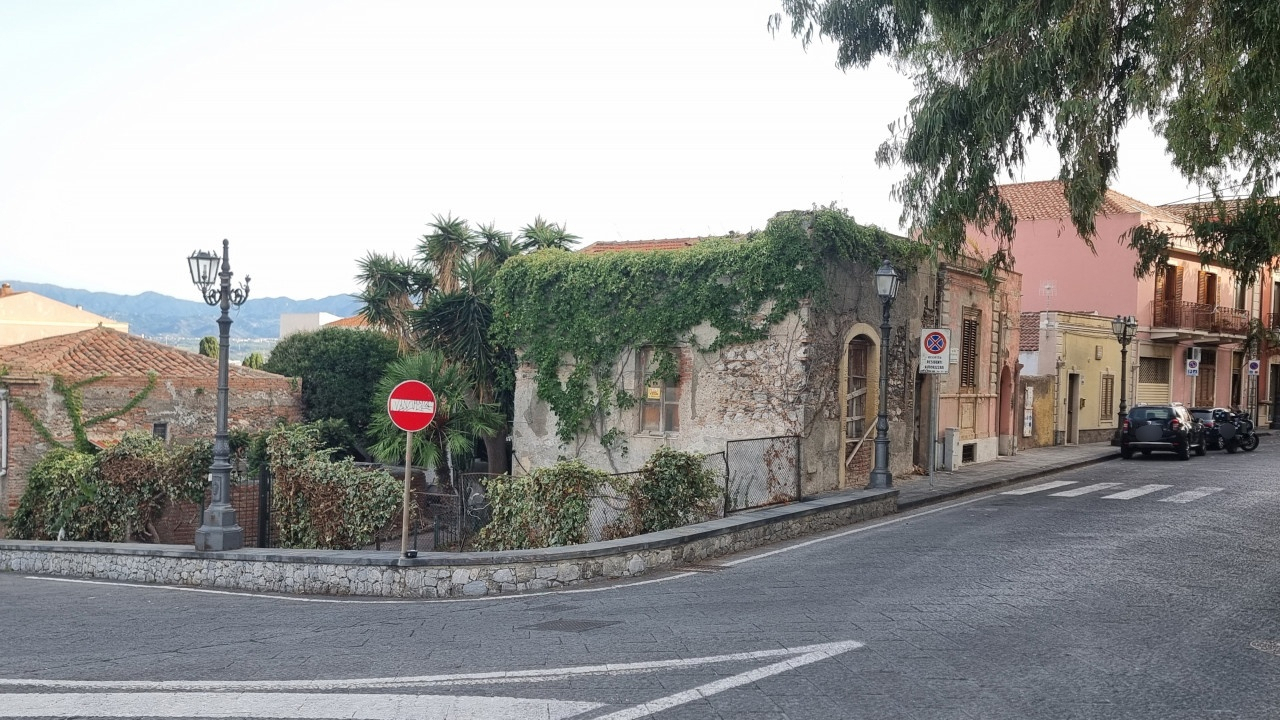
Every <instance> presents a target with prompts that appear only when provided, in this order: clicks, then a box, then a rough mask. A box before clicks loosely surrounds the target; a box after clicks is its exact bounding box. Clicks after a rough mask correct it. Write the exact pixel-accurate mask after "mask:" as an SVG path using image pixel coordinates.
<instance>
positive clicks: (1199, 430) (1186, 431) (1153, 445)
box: [1120, 403, 1205, 460]
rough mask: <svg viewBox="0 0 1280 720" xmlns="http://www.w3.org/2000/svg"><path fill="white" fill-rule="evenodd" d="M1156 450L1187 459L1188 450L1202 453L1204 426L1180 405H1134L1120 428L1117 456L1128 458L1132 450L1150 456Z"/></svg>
mask: <svg viewBox="0 0 1280 720" xmlns="http://www.w3.org/2000/svg"><path fill="white" fill-rule="evenodd" d="M1156 450H1159V451H1162V452H1173V453H1176V454H1177V456H1178V459H1180V460H1189V459H1191V451H1193V450H1194V451H1195V453H1196V455H1204V452H1205V437H1204V426H1203V425H1202V424H1201V423H1200V421H1199V420H1198V419H1197V418H1196V416H1195V415H1192V414H1191V412H1190V411H1188V410H1187V409H1186V408H1185V407H1183V406H1182V405H1179V404H1176V403H1171V404H1168V405H1135V406H1134V407H1133V408H1131V409H1130V410H1129V414H1128V416H1127V417H1125V420H1124V426H1123V427H1122V428H1121V430H1120V457H1122V458H1124V459H1125V460H1128V459H1129V458H1131V457H1133V454H1134V453H1135V452H1141V453H1142V454H1143V455H1150V454H1151V453H1152V452H1154V451H1156Z"/></svg>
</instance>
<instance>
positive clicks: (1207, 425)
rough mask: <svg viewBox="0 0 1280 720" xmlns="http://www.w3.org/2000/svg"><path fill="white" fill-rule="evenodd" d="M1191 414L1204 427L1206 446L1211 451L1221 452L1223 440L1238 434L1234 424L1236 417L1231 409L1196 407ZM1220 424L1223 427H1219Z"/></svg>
mask: <svg viewBox="0 0 1280 720" xmlns="http://www.w3.org/2000/svg"><path fill="white" fill-rule="evenodd" d="M1191 414H1192V415H1194V416H1196V419H1197V420H1199V421H1200V424H1201V425H1204V444H1205V447H1207V448H1209V449H1210V450H1221V449H1222V440H1223V438H1224V437H1225V438H1230V437H1231V436H1233V435H1234V434H1235V432H1236V426H1235V424H1234V423H1233V422H1232V419H1233V418H1234V417H1235V415H1234V414H1233V413H1232V412H1231V410H1230V409H1229V408H1223V407H1194V408H1191ZM1219 423H1223V425H1222V426H1221V427H1219Z"/></svg>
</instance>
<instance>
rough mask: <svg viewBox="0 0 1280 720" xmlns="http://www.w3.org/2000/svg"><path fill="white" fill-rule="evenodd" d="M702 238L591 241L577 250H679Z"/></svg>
mask: <svg viewBox="0 0 1280 720" xmlns="http://www.w3.org/2000/svg"><path fill="white" fill-rule="evenodd" d="M701 240H702V238H673V239H670V240H630V241H624V242H598V243H592V244H590V245H588V246H586V247H584V248H582V249H581V250H579V251H578V252H582V253H586V254H588V255H598V254H600V253H609V252H622V251H629V252H653V251H654V250H681V249H683V248H687V247H692V246H694V245H697V244H698V243H699V242H700V241H701Z"/></svg>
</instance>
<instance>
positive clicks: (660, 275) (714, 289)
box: [493, 208, 926, 443]
mask: <svg viewBox="0 0 1280 720" xmlns="http://www.w3.org/2000/svg"><path fill="white" fill-rule="evenodd" d="M925 252H926V251H925V248H924V247H923V246H921V245H918V244H915V243H911V242H908V241H906V240H904V239H902V238H896V237H894V236H892V235H889V234H888V233H886V232H884V231H883V230H880V229H879V228H875V227H865V226H861V225H858V224H857V223H856V222H854V221H853V219H852V218H850V217H849V216H848V215H846V214H845V213H844V212H842V211H840V210H837V209H835V208H817V209H815V210H814V211H813V212H792V213H781V214H779V215H778V216H776V217H775V218H774V219H773V220H771V221H770V222H769V225H768V226H767V227H766V229H765V230H763V231H761V232H758V233H751V234H749V235H747V236H745V237H742V236H735V237H724V238H710V239H706V240H703V241H702V242H700V243H698V244H696V245H694V246H692V247H690V248H686V249H681V250H671V251H657V252H614V253H605V254H598V255H584V254H581V253H535V254H532V255H527V256H521V257H518V258H513V259H511V260H509V261H508V262H507V263H506V264H505V265H503V267H502V270H501V271H499V273H498V275H497V277H496V279H495V286H494V329H493V332H494V337H495V338H496V340H497V342H499V343H501V344H504V345H507V346H510V347H516V348H521V349H522V350H523V355H522V357H521V360H522V361H523V362H526V363H529V364H531V365H532V366H533V367H534V369H535V372H536V375H535V382H536V384H537V393H538V397H539V398H541V399H542V400H543V401H544V402H546V403H547V404H548V405H549V406H550V407H551V410H552V411H553V412H554V413H555V414H556V418H557V435H558V437H559V439H560V440H561V441H562V442H564V443H569V442H571V441H572V440H573V439H574V438H576V437H578V436H580V435H582V434H583V433H584V432H586V431H587V430H589V429H590V428H591V427H592V425H593V423H595V422H597V421H603V420H604V418H606V417H607V416H608V414H609V412H610V411H611V410H612V409H613V408H614V407H618V406H621V405H622V403H620V402H619V401H618V399H619V397H620V395H619V391H620V388H619V386H618V385H619V383H618V382H617V378H616V376H615V373H614V368H615V365H616V363H617V361H618V360H619V359H620V358H621V357H622V355H623V354H624V353H625V352H630V351H633V350H635V349H637V348H641V347H646V346H652V347H657V348H663V347H671V346H675V345H679V344H685V343H687V344H691V345H695V346H696V341H695V339H694V337H693V330H694V328H696V327H698V326H700V325H704V324H705V325H708V326H710V327H711V328H713V329H714V331H715V337H714V338H713V339H712V340H711V341H710V342H709V343H708V345H707V346H706V347H705V348H699V349H702V350H705V351H714V350H717V349H719V348H721V347H726V346H729V345H739V344H744V343H750V342H754V341H756V340H760V339H762V338H764V337H765V336H766V335H767V334H768V331H769V328H770V327H771V326H772V325H774V324H775V323H777V322H779V321H781V320H782V319H783V318H785V317H786V316H787V314H788V313H791V312H793V311H795V310H796V309H797V308H798V307H799V306H800V303H801V302H802V301H804V300H808V299H812V300H819V301H820V300H821V298H822V297H823V296H824V294H825V290H826V287H827V280H828V278H827V276H828V272H829V269H830V267H831V261H833V260H835V259H838V258H843V259H846V260H851V261H854V262H857V263H860V264H863V265H865V266H871V267H874V266H875V265H879V263H880V260H881V259H882V258H884V257H888V258H890V259H891V260H894V261H896V262H897V263H898V264H899V265H901V266H910V264H911V263H913V262H914V259H916V258H919V257H923V255H924V254H925ZM662 360H663V359H662V357H661V356H659V358H658V364H657V369H656V373H657V376H658V377H663V378H669V379H674V377H673V376H674V375H675V373H674V360H673V358H669V361H668V362H667V363H666V364H665V365H664V364H663V361H662ZM566 366H568V368H567V369H566ZM600 434H602V435H603V434H605V430H604V429H603V428H601V429H600Z"/></svg>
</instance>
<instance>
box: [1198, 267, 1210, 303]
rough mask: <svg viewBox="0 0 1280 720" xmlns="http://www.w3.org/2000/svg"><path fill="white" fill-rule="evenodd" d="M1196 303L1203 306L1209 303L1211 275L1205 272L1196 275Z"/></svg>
mask: <svg viewBox="0 0 1280 720" xmlns="http://www.w3.org/2000/svg"><path fill="white" fill-rule="evenodd" d="M1196 302H1198V303H1200V304H1201V305H1204V304H1205V303H1207V302H1209V273H1207V272H1205V271H1203V270H1201V271H1200V272H1198V273H1196Z"/></svg>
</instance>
